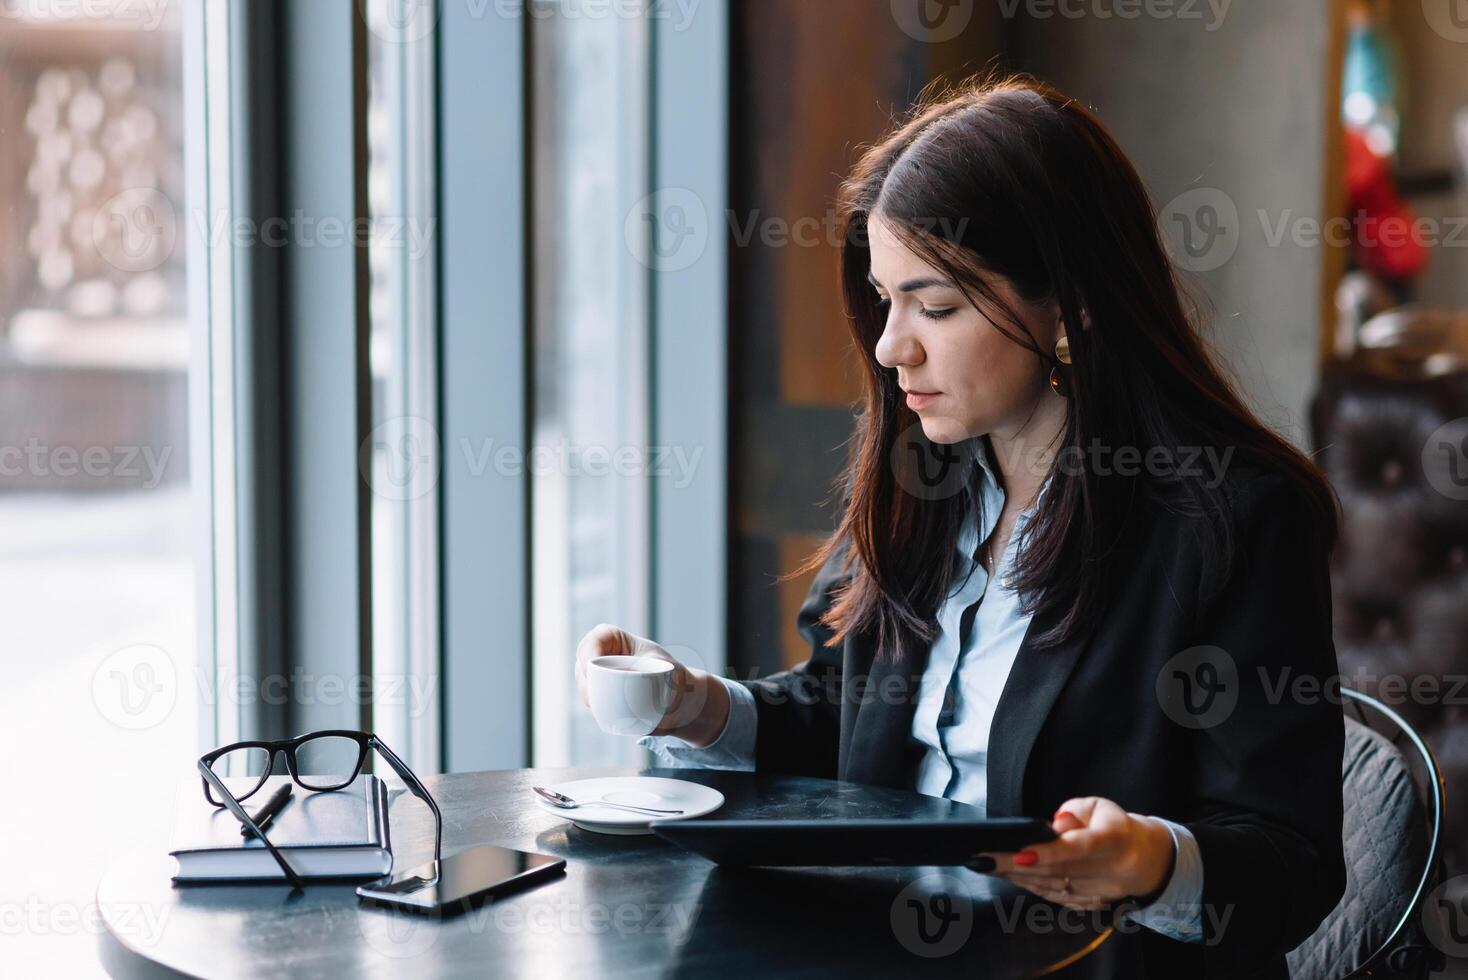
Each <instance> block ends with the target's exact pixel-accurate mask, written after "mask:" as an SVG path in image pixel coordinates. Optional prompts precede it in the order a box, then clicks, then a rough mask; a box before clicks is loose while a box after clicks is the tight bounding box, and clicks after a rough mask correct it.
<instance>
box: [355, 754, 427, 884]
mask: <svg viewBox="0 0 1468 980" xmlns="http://www.w3.org/2000/svg"><path fill="white" fill-rule="evenodd" d="M372 745H373V747H374V748H376V749H377V751H379V752H381V753H382V757H383V758H384V759H386V760H387V764H388V765H390V766H392V767H393V771H394V772H396V773H397V774H398V776H399V778H401V779H402V781H403V782H404V783H405V784H406V785H407V787H408V792H410V793H412V794H413V795H414V796H416V797H418V799H420V800H422V801H423V802H424V803H427V804H428V808H429V809H430V810H432V811H433V867H434V870H435V873H436V872H437V869H438V862H439V860H440V859H441V858H442V857H443V814H442V813H440V812H439V811H438V804H437V803H435V802H434V801H433V794H431V793H429V792H428V788H427V787H426V786H424V785H423V783H422V782H421V781H420V780H419V779H418V777H417V776H415V775H413V770H411V769H409V768H408V765H407V763H405V762H404V761H403V760H402V759H399V758H398V754H397V753H396V752H394V751H393V750H392V749H390V748H388V747H387V746H386V745H385V744H384V743H383V741H382V739H380V738H377V737H376V736H373V738H372Z"/></svg>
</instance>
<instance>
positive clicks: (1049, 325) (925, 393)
mask: <svg viewBox="0 0 1468 980" xmlns="http://www.w3.org/2000/svg"><path fill="white" fill-rule="evenodd" d="M868 231H869V236H868V237H869V240H870V245H871V257H872V265H871V273H870V277H869V278H870V281H871V283H872V286H873V288H874V289H876V291H877V294H878V295H879V296H880V297H881V299H882V300H883V301H885V302H887V303H888V304H890V305H887V306H885V307H884V310H885V312H886V315H887V324H886V327H885V329H884V330H883V331H882V336H881V338H880V339H879V340H878V341H877V350H876V357H877V361H878V363H880V364H881V365H882V366H883V367H887V368H895V369H896V370H897V383H898V384H899V385H901V387H902V389H903V391H904V392H905V395H904V397H905V398H906V400H907V404H908V407H909V408H911V409H912V410H913V411H915V412H916V413H917V415H918V418H919V419H920V420H921V421H922V426H923V434H924V435H925V436H927V438H928V439H929V440H930V441H932V442H935V443H957V442H962V441H963V440H964V439H968V438H971V437H973V436H980V435H985V434H993V435H997V436H1000V437H1002V438H1011V439H1012V438H1015V437H1017V436H1018V434H1019V433H1020V432H1021V431H1022V430H1023V429H1024V427H1025V425H1026V423H1027V422H1029V421H1032V420H1033V416H1034V414H1035V409H1036V408H1037V407H1038V405H1039V401H1040V399H1043V398H1045V397H1047V396H1048V397H1052V398H1055V397H1059V396H1056V395H1055V394H1054V393H1053V392H1052V391H1051V389H1050V386H1049V384H1048V378H1049V371H1048V369H1047V368H1045V366H1044V365H1043V364H1042V363H1041V362H1040V359H1039V358H1037V357H1036V356H1035V355H1034V353H1033V352H1031V351H1028V350H1025V349H1024V348H1023V347H1021V346H1020V345H1019V344H1016V343H1015V342H1014V341H1012V340H1010V339H1009V338H1008V337H1006V336H1004V334H1003V333H1001V332H1000V331H999V330H998V329H997V328H996V327H995V326H994V324H993V323H992V322H991V321H990V320H989V318H988V317H986V316H985V315H984V314H983V313H980V312H979V311H978V310H977V309H975V308H974V307H973V306H972V305H971V304H970V303H969V301H968V299H967V298H965V297H964V295H963V293H962V292H961V291H960V290H959V289H958V287H957V286H956V285H955V284H954V283H953V281H952V280H951V279H949V278H948V276H947V275H946V274H945V273H943V272H941V271H939V270H938V269H936V268H934V267H933V266H931V265H929V264H928V263H927V262H925V261H924V260H923V259H921V258H919V257H918V256H917V255H916V254H915V253H914V252H912V251H911V250H910V249H908V248H907V246H905V245H904V244H903V243H902V242H901V241H900V240H899V239H898V238H897V237H896V236H895V235H894V234H893V233H892V231H891V228H890V226H889V225H887V224H886V223H885V222H884V221H883V220H882V218H881V217H880V216H879V215H876V214H873V215H872V216H871V218H870V219H869V221H868ZM994 287H995V289H996V290H997V291H998V293H999V295H1000V296H1002V297H1003V298H1004V300H1005V302H1006V303H1007V304H1008V305H1009V306H1010V308H1011V309H1013V310H1015V311H1016V312H1017V313H1018V314H1019V315H1020V316H1021V317H1022V318H1023V319H1024V320H1025V324H1024V326H1025V328H1026V329H1028V330H1029V332H1030V336H1032V337H1034V338H1035V341H1036V343H1038V344H1039V345H1040V347H1041V349H1042V350H1050V349H1053V348H1054V346H1055V344H1056V342H1057V341H1058V340H1059V339H1060V336H1061V331H1060V326H1059V315H1058V312H1057V308H1056V307H1055V306H1054V304H1051V309H1049V310H1045V309H1040V308H1037V307H1034V306H1033V305H1030V304H1027V303H1025V302H1024V301H1023V300H1021V299H1020V298H1019V296H1018V295H1017V294H1016V293H1015V291H1014V289H1013V287H1011V286H1010V285H1009V284H1008V283H1007V282H1005V281H1003V280H1002V279H997V280H996V281H995V283H994Z"/></svg>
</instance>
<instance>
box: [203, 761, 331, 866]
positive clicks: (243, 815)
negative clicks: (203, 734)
mask: <svg viewBox="0 0 1468 980" xmlns="http://www.w3.org/2000/svg"><path fill="white" fill-rule="evenodd" d="M199 772H200V773H201V774H202V775H203V777H204V779H205V780H207V781H208V783H209V785H210V786H213V787H214V789H215V791H216V792H217V793H218V794H219V798H220V799H221V800H223V801H224V805H225V806H226V807H228V808H229V811H230V812H231V813H233V814H234V815H235V817H237V818H238V819H239V821H240V823H242V824H244V825H245V826H246V827H249V828H250V830H251V832H252V833H254V835H255V836H256V837H258V838H260V842H261V843H262V844H264V845H265V847H266V848H267V849H268V850H269V851H270V854H271V856H272V857H274V858H275V863H276V864H279V865H280V870H281V871H283V872H285V876H286V878H287V880H289V881H290V883H291V884H292V885H293V886H294V887H296V888H298V889H299V888H304V887H305V885H304V884H303V883H302V881H301V878H300V876H299V875H297V874H296V872H295V871H294V870H293V869H292V868H291V866H290V865H289V864H287V863H286V860H285V855H284V854H281V853H280V851H278V850H276V849H275V845H274V844H272V843H270V838H268V837H266V836H265V831H263V830H261V829H260V827H259V826H258V825H257V824H256V823H255V820H254V818H253V817H251V816H250V815H249V814H248V813H247V812H245V808H244V807H243V806H241V805H240V803H239V801H238V800H236V799H235V798H234V794H233V793H231V792H230V791H229V790H228V789H227V788H226V787H225V785H224V781H223V780H221V779H220V778H219V777H218V776H217V775H216V774H215V772H214V770H213V769H210V768H209V764H208V763H207V762H205V761H204V760H203V759H200V760H199Z"/></svg>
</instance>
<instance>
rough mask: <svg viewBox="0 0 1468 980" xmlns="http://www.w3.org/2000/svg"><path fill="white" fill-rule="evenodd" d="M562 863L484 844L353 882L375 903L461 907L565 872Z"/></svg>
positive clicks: (412, 908)
mask: <svg viewBox="0 0 1468 980" xmlns="http://www.w3.org/2000/svg"><path fill="white" fill-rule="evenodd" d="M565 870H566V862H565V859H563V858H558V857H552V856H551V855H549V854H533V853H530V852H528V851H512V850H510V849H509V848H507V847H496V846H494V845H493V844H484V845H481V846H479V847H471V848H469V849H468V850H464V851H458V852H457V853H454V854H450V855H448V856H447V857H444V858H443V859H442V860H440V861H439V873H438V880H437V881H434V880H433V863H432V862H431V861H430V862H429V863H428V864H424V865H420V866H418V867H416V868H413V869H412V870H411V871H405V872H403V873H402V874H396V875H392V876H390V877H387V878H381V879H379V880H377V881H374V882H370V883H368V884H365V885H359V886H358V887H357V895H358V897H360V898H362V899H364V900H366V901H368V902H371V903H373V904H375V905H390V906H392V907H393V908H399V909H406V910H408V911H411V912H444V913H450V914H452V913H454V912H460V911H463V910H464V909H466V908H468V907H469V906H470V905H472V904H473V903H474V901H475V900H476V899H483V898H488V897H491V896H494V895H502V894H504V893H505V892H510V891H514V890H516V889H519V888H524V887H526V886H528V885H533V884H535V883H536V882H539V881H544V880H546V879H548V878H553V877H555V876H556V875H559V874H563V873H564V872H565Z"/></svg>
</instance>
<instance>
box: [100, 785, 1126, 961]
mask: <svg viewBox="0 0 1468 980" xmlns="http://www.w3.org/2000/svg"><path fill="white" fill-rule="evenodd" d="M635 772H636V770H630V769H520V770H506V771H503V772H482V773H462V774H450V775H443V776H436V777H429V778H427V779H425V780H424V782H425V783H426V784H427V785H428V788H429V790H430V791H431V792H432V793H433V794H434V797H435V799H437V800H438V803H439V807H440V808H441V809H442V811H443V820H444V852H445V853H446V854H447V853H451V852H453V851H455V850H458V849H461V848H464V847H469V846H473V845H476V844H485V843H493V844H501V845H504V846H506V847H512V848H518V849H520V850H527V851H540V852H543V853H546V854H554V855H557V856H559V857H563V858H565V859H566V873H565V875H564V876H563V877H558V878H555V879H553V880H551V881H549V882H547V883H544V884H541V885H537V886H534V887H532V888H529V889H527V890H524V891H520V892H517V893H514V894H510V895H506V896H503V897H501V898H499V899H496V900H494V901H492V902H489V903H486V904H484V905H481V906H478V907H476V908H472V909H470V910H469V911H468V912H465V913H463V914H461V915H458V916H455V917H451V918H445V919H435V918H430V917H424V916H417V915H413V914H411V913H405V912H397V911H393V910H388V909H380V908H375V907H371V906H366V905H362V904H360V903H359V902H358V900H357V897H356V895H355V894H354V892H353V887H354V886H353V885H350V884H336V883H330V884H309V885H308V886H307V887H306V889H305V890H304V892H302V893H300V894H298V895H296V896H295V897H294V898H292V897H290V890H289V889H288V888H287V887H285V886H284V885H273V884H251V885H219V884H213V885H174V884H173V883H172V882H171V881H170V875H171V874H172V870H173V860H172V859H171V858H169V857H168V856H167V854H166V846H165V844H166V842H165V841H159V842H154V843H149V844H147V845H140V846H139V847H138V849H137V850H135V851H133V852H132V853H131V854H129V855H128V856H127V857H125V858H124V859H122V860H121V861H119V862H118V863H117V864H116V865H114V866H113V867H112V868H111V869H110V870H109V871H108V872H107V874H106V875H105V876H104V877H103V879H102V882H101V885H100V886H99V888H98V894H97V900H98V905H99V907H100V909H101V915H102V918H103V921H104V923H105V925H106V930H105V931H104V932H103V934H102V939H101V956H102V961H103V965H104V966H105V967H106V968H107V970H108V971H109V972H110V973H111V974H112V975H113V976H149V977H156V976H175V975H178V974H184V975H197V976H207V977H215V976H221V977H223V976H250V977H253V978H259V977H262V976H284V975H291V976H384V977H386V976H392V977H403V976H411V977H413V978H414V980H422V978H427V977H435V976H484V975H486V972H487V971H488V970H492V971H493V973H494V974H496V975H502V976H541V975H547V976H575V977H599V976H618V977H620V976H635V977H641V976H700V977H709V976H727V975H740V974H743V975H747V976H754V975H756V971H757V974H758V975H759V976H761V977H763V976H765V975H771V974H773V975H778V976H829V975H832V974H839V973H844V972H852V971H858V972H859V973H860V974H861V975H867V974H869V973H872V972H882V973H887V972H895V971H899V970H900V971H902V972H903V973H904V974H906V973H914V972H916V973H923V972H929V971H932V972H942V973H945V974H948V975H958V971H962V974H963V975H968V976H983V977H1021V976H1036V975H1042V974H1045V973H1050V972H1054V971H1056V970H1061V969H1064V970H1065V972H1066V973H1067V974H1070V973H1072V972H1089V968H1098V967H1099V961H1101V960H1104V959H1105V958H1106V957H1104V956H1100V957H1095V956H1090V954H1091V953H1092V951H1093V950H1096V949H1097V948H1098V947H1103V946H1106V945H1108V944H1107V943H1106V940H1107V939H1108V937H1109V936H1110V934H1111V930H1110V929H1108V928H1107V927H1106V926H1105V924H1104V923H1100V922H1097V921H1093V919H1092V917H1090V916H1084V915H1082V914H1081V913H1066V912H1064V910H1059V909H1057V908H1056V907H1055V906H1052V905H1049V904H1047V903H1045V902H1042V901H1040V900H1039V899H1036V898H1033V897H1031V896H1029V895H1027V894H1026V893H1024V892H1022V891H1020V890H1019V889H1016V888H1014V887H1013V886H1010V885H1009V884H1007V883H1005V882H1003V881H1000V880H997V879H993V878H987V877H985V876H983V875H979V874H975V873H974V872H972V871H968V870H966V869H962V868H936V867H926V868H838V869H832V868H798V869H797V868H781V869H776V868H746V869H734V868H719V867H718V866H716V865H714V864H713V863H712V862H710V861H708V860H706V859H704V858H702V857H700V856H698V855H695V854H692V853H690V852H687V851H683V850H681V849H680V848H678V847H676V846H674V845H672V844H669V843H667V842H666V841H663V840H662V839H661V838H657V837H650V836H645V837H610V836H606V835H601V834H593V833H589V832H587V831H584V830H581V829H579V828H576V827H573V826H572V825H571V824H570V823H569V822H567V821H566V820H565V819H563V818H561V817H559V816H557V815H555V814H552V813H549V812H546V811H545V810H542V809H541V808H540V807H538V806H536V805H535V804H534V803H533V802H532V801H531V796H532V794H531V791H530V787H531V785H532V784H535V785H545V784H546V783H553V782H559V781H562V780H568V779H577V778H583V777H588V776H605V775H631V774H634V773H635ZM641 772H642V773H643V774H646V775H659V776H670V777H674V778H679V779H690V780H694V781H696V782H700V783H705V784H707V785H710V786H713V787H715V788H717V789H718V790H719V791H721V792H722V793H723V794H724V796H725V797H726V802H725V804H724V806H723V807H722V808H721V809H720V810H718V811H717V812H716V813H715V814H714V815H713V817H728V818H731V819H734V818H752V817H787V818H806V819H811V818H817V819H818V818H835V817H897V816H902V817H918V816H921V817H927V818H938V819H941V818H943V817H954V816H961V815H965V814H967V815H972V814H973V812H974V811H973V810H972V808H969V807H966V806H964V805H963V804H957V803H952V802H950V801H947V800H940V799H936V798H933V797H927V796H920V795H917V794H914V793H907V792H902V791H899V790H889V789H881V788H876V787H870V786H860V785H856V784H852V783H841V782H833V781H828V780H823V779H809V778H805V777H797V776H775V775H766V774H757V773H735V772H719V771H713V770H687V769H678V770H669V769H645V770H641ZM391 819H392V838H393V846H394V850H395V851H396V860H395V865H396V866H397V867H398V868H400V869H405V868H409V867H413V866H414V865H417V864H420V863H422V862H423V861H426V860H429V859H431V858H432V849H433V822H432V817H431V815H430V814H429V813H428V810H427V808H426V807H424V806H423V804H422V803H421V802H420V801H418V800H416V799H414V798H413V797H412V796H410V795H408V794H407V793H406V792H404V791H403V790H402V789H401V787H400V786H397V785H394V787H393V800H392V811H391ZM710 819H712V817H711V818H710Z"/></svg>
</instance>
